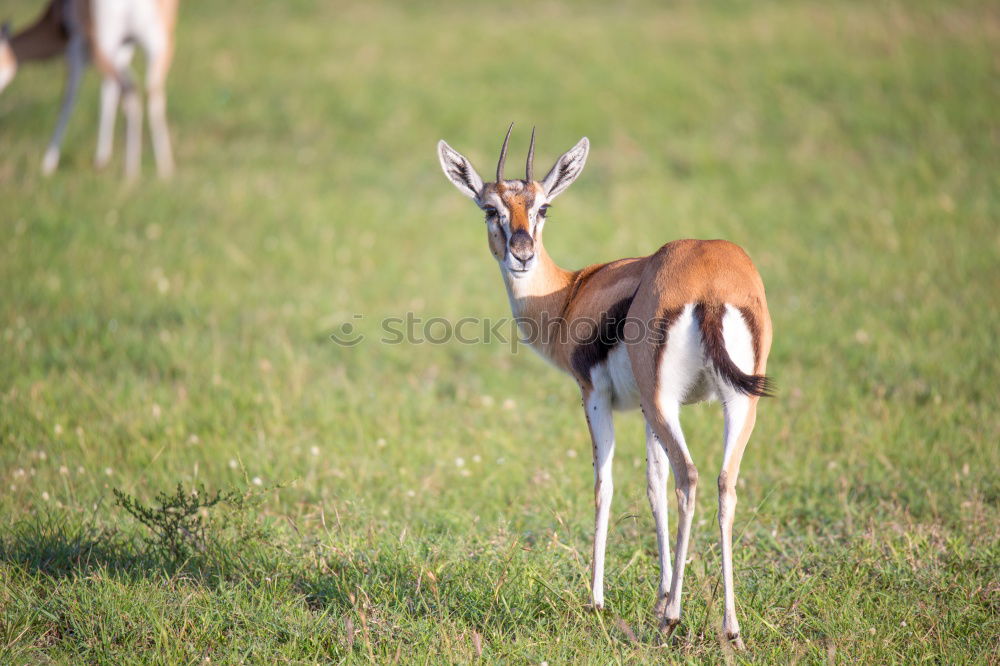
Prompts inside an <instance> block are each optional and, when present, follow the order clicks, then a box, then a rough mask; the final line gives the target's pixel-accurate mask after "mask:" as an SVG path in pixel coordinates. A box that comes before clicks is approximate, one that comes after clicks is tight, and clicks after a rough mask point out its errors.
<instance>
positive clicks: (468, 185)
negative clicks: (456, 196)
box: [438, 139, 483, 199]
mask: <svg viewBox="0 0 1000 666" xmlns="http://www.w3.org/2000/svg"><path fill="white" fill-rule="evenodd" d="M438 159H439V160H441V168H442V169H444V175H446V176H448V180H450V181H451V182H452V183H454V184H455V187H457V188H458V189H459V191H460V192H461V193H462V194H464V195H465V196H467V197H469V198H470V199H477V198H478V197H479V193H480V192H481V191H482V189H483V179H482V178H480V177H479V174H478V173H476V170H475V169H474V168H473V167H472V162H470V161H469V160H467V159H466V158H465V155H462V153H460V152H458V151H457V150H455V149H454V148H452V147H451V146H449V145H448V144H447V143H445V142H444V139H442V140H441V141H438Z"/></svg>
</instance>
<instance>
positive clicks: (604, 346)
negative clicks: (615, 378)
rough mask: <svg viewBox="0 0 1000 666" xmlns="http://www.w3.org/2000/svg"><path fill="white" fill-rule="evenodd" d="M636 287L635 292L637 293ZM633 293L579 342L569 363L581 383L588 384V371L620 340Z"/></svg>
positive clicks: (622, 300) (606, 356) (633, 296)
mask: <svg viewBox="0 0 1000 666" xmlns="http://www.w3.org/2000/svg"><path fill="white" fill-rule="evenodd" d="M638 289H639V288H638V286H637V287H636V291H638ZM635 293H636V292H632V295H631V296H629V297H628V298H623V299H621V300H620V301H618V302H617V303H615V304H614V305H612V306H611V307H610V308H608V311H607V312H605V313H604V314H602V315H601V319H600V321H599V322H597V328H596V330H594V331H593V332H592V335H590V336H589V339H587V340H584V341H581V342H580V344H579V345H578V346H577V348H576V349H574V350H573V355H572V356H571V358H570V363H571V364H572V366H573V370H574V371H576V374H577V376H578V377H579V378H580V379H582V380H583V381H586V382H588V383H589V382H590V369H591V368H593V367H594V366H595V365H597V364H598V363H603V362H604V361H605V360H607V358H608V354H610V353H611V350H612V349H614V348H615V345H617V344H618V342H619V341H620V340H621V339H622V336H623V334H624V330H625V322H626V320H627V318H628V311H629V308H630V307H632V301H633V300H635Z"/></svg>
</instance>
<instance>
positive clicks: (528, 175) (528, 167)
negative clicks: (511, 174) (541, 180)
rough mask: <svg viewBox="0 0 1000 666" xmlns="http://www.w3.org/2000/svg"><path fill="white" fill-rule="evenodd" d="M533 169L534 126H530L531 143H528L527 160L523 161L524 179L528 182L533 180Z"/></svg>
mask: <svg viewBox="0 0 1000 666" xmlns="http://www.w3.org/2000/svg"><path fill="white" fill-rule="evenodd" d="M534 170H535V128H534V127H532V128H531V143H530V144H528V161H527V162H525V163H524V179H525V180H526V181H528V182H531V181H532V180H534V178H533V176H534V174H533V173H532V172H533V171H534Z"/></svg>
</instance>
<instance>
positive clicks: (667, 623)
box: [660, 617, 681, 640]
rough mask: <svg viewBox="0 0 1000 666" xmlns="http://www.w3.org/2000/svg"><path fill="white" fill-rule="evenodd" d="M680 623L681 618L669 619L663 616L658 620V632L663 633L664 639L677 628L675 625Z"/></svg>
mask: <svg viewBox="0 0 1000 666" xmlns="http://www.w3.org/2000/svg"><path fill="white" fill-rule="evenodd" d="M680 623H681V619H680V618H679V617H678V618H675V619H669V618H666V617H665V618H663V619H661V620H660V633H662V634H663V638H664V640H666V639H668V638H670V637H671V636H672V635H673V634H674V630H675V629H677V625H679V624H680Z"/></svg>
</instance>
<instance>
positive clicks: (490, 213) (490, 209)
mask: <svg viewBox="0 0 1000 666" xmlns="http://www.w3.org/2000/svg"><path fill="white" fill-rule="evenodd" d="M483 212H484V213H486V219H489V218H491V217H494V216H495V215H496V214H497V209H496V207H495V206H483Z"/></svg>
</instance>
